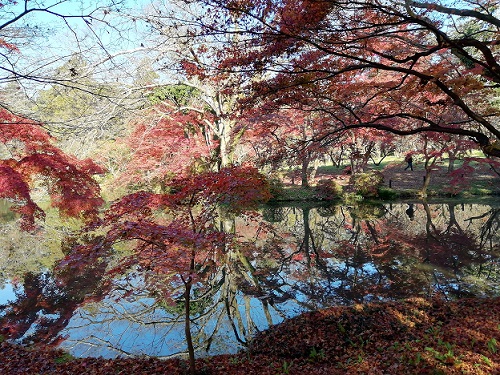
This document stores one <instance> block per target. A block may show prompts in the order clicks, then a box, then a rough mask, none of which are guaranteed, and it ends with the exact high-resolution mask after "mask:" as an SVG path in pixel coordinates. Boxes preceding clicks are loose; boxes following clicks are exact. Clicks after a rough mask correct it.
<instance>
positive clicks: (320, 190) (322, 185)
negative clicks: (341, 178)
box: [315, 180, 342, 200]
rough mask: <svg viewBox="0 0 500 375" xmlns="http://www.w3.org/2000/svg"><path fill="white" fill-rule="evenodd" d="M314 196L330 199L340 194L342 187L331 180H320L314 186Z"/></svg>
mask: <svg viewBox="0 0 500 375" xmlns="http://www.w3.org/2000/svg"><path fill="white" fill-rule="evenodd" d="M315 191H316V196H317V198H318V199H322V200H332V199H335V198H338V197H340V196H341V195H342V187H341V186H340V185H339V184H337V183H336V182H335V181H333V180H320V181H318V183H317V185H316V188H315Z"/></svg>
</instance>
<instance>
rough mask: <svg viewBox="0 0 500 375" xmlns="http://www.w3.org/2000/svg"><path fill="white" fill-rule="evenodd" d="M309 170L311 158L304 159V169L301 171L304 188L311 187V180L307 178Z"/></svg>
mask: <svg viewBox="0 0 500 375" xmlns="http://www.w3.org/2000/svg"><path fill="white" fill-rule="evenodd" d="M308 168H309V157H308V156H305V157H304V158H303V159H302V168H301V170H300V179H301V184H302V187H309V180H308V178H307V169H308Z"/></svg>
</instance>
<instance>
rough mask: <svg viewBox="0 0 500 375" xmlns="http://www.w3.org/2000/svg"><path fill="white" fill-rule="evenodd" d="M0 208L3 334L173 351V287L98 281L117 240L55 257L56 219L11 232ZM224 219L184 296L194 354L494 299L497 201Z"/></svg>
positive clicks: (181, 350) (116, 349)
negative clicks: (223, 239)
mask: <svg viewBox="0 0 500 375" xmlns="http://www.w3.org/2000/svg"><path fill="white" fill-rule="evenodd" d="M4 208H5V207H4ZM0 211H1V209H0ZM2 212H3V213H2V215H1V216H0V220H2V222H1V226H0V231H1V240H0V246H1V247H0V265H1V271H0V327H1V332H0V333H1V334H2V335H3V336H4V337H5V338H8V339H10V340H12V341H13V342H18V343H22V344H26V345H30V344H44V345H52V346H56V347H60V348H63V349H65V350H67V351H69V352H70V353H71V354H72V355H73V356H76V357H87V356H95V357H97V356H102V357H106V358H113V357H117V356H135V355H146V356H154V357H160V358H167V357H171V356H175V355H183V354H185V353H186V344H185V339H184V337H185V336H184V321H183V308H184V307H183V302H182V298H181V297H182V296H181V295H174V296H173V297H174V298H173V301H172V300H170V301H167V300H166V299H165V298H162V295H161V293H159V292H158V290H154V289H153V288H151V283H150V282H149V283H146V282H145V281H146V279H147V277H149V278H150V277H151V276H150V275H149V276H148V275H145V274H144V273H141V272H130V273H127V274H117V275H116V277H115V278H114V279H113V280H111V281H109V280H107V281H104V278H103V276H104V275H105V273H106V270H109V268H110V267H112V264H113V262H115V261H116V258H117V257H120V256H123V255H124V254H126V253H127V249H126V248H123V249H116V251H115V252H113V253H111V254H108V255H105V254H104V255H103V254H92V255H90V256H89V258H90V259H86V258H85V257H82V259H81V261H80V263H81V266H78V267H75V264H73V265H72V266H69V265H68V263H65V262H64V261H61V259H62V258H63V255H64V254H63V251H64V252H66V250H67V248H68V246H69V245H68V244H67V243H65V240H64V238H65V232H66V231H67V229H66V228H65V227H64V226H62V225H59V226H58V225H53V226H52V227H51V228H50V229H47V230H46V231H43V232H38V233H21V232H19V230H18V229H17V226H16V225H15V222H14V218H13V217H12V216H11V215H10V214H8V213H6V212H7V211H6V210H5V209H4V210H3V211H2ZM229 224H230V225H229V226H230V227H231V228H232V230H234V233H235V235H237V236H238V238H239V239H240V243H241V246H239V247H235V248H233V249H231V250H230V251H229V252H228V253H227V254H225V258H224V259H225V261H224V262H223V263H221V264H218V265H215V264H213V265H212V267H214V268H215V269H212V270H211V271H210V273H209V275H210V276H209V277H207V278H205V279H203V280H200V281H199V282H198V283H197V285H196V287H195V288H194V292H193V302H192V316H191V321H192V332H193V335H194V339H195V341H196V345H197V348H198V349H197V355H198V356H204V355H214V354H221V353H234V352H236V351H238V350H240V349H242V348H244V347H245V346H246V345H247V343H248V342H249V340H251V338H252V336H253V335H254V334H255V333H256V332H258V331H261V330H265V329H267V328H268V327H270V326H271V325H274V324H278V323H280V322H282V321H283V320H284V319H286V318H290V317H293V316H296V315H298V314H301V313H303V312H306V311H311V310H316V309H320V308H323V307H329V306H338V305H350V304H355V303H363V302H377V301H386V300H393V299H401V298H408V297H414V296H425V297H429V296H436V295H438V296H440V297H442V298H446V299H454V298H463V297H472V296H475V297H488V296H499V295H500V284H499V281H500V234H499V230H498V229H499V226H500V201H499V200H498V199H497V200H488V201H478V202H474V203H464V202H457V201H447V202H420V201H414V202H398V203H386V204H379V205H367V204H365V205H362V204H357V205H351V206H346V205H334V206H322V205H314V204H311V205H303V206H266V207H263V208H262V210H261V211H260V216H259V217H258V220H257V221H252V222H249V221H247V220H245V219H244V218H240V217H237V218H232V219H231V223H229ZM263 228H265V230H264V229H263ZM201 271H203V270H201ZM201 271H200V272H201ZM201 273H203V272H201ZM161 282H162V280H159V281H158V283H159V284H161Z"/></svg>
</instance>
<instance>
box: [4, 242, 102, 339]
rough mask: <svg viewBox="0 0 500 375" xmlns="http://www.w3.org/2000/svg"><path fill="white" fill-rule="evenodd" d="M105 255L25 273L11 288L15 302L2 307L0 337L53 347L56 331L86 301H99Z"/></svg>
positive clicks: (91, 254)
mask: <svg viewBox="0 0 500 375" xmlns="http://www.w3.org/2000/svg"><path fill="white" fill-rule="evenodd" d="M106 255H108V254H107V252H106V251H104V250H102V251H100V252H99V251H96V252H93V253H88V254H84V256H79V257H78V258H76V259H73V262H71V263H65V261H62V262H60V263H59V264H58V265H57V266H56V267H55V269H54V270H53V271H51V272H48V271H46V272H40V273H33V272H30V273H27V274H26V275H25V276H24V278H23V280H22V281H20V282H19V283H18V284H17V285H16V288H15V293H16V297H17V299H16V300H15V301H14V302H12V303H10V304H8V305H6V306H2V310H3V312H2V313H1V315H0V316H1V318H0V324H1V327H2V334H3V335H4V336H6V337H7V338H9V339H13V340H19V341H21V342H23V343H30V344H46V345H49V344H52V345H57V344H58V343H59V342H60V340H61V339H62V338H61V337H60V336H59V332H60V331H61V330H62V329H64V327H66V325H67V324H68V323H69V321H70V319H71V317H72V316H73V314H74V312H75V310H76V309H77V308H78V307H79V306H80V305H81V304H82V303H84V302H85V301H86V299H88V298H91V297H92V298H95V299H100V298H102V295H103V290H100V289H99V285H100V283H101V280H102V277H103V275H104V273H105V270H106V266H107V261H106Z"/></svg>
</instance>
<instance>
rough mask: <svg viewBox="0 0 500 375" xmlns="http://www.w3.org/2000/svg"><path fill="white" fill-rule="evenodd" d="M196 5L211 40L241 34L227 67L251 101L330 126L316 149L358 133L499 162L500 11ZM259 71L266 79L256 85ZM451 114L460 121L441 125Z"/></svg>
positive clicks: (335, 4)
mask: <svg viewBox="0 0 500 375" xmlns="http://www.w3.org/2000/svg"><path fill="white" fill-rule="evenodd" d="M198 3H199V4H201V5H202V6H205V7H206V9H207V11H206V13H205V14H206V17H205V18H203V19H202V20H201V21H200V22H202V23H203V25H204V26H205V28H204V31H205V32H206V33H210V34H212V35H214V36H215V35H217V34H220V33H231V34H238V38H233V39H232V41H231V43H228V44H226V45H225V49H224V51H223V53H224V56H225V57H226V58H225V60H224V61H223V63H222V64H220V66H219V67H220V68H221V69H224V70H226V71H233V72H237V73H238V74H241V73H247V74H248V77H249V79H248V81H247V86H246V88H247V90H248V91H247V92H248V93H249V95H248V96H247V98H246V99H247V100H245V101H244V102H246V103H251V104H252V105H255V104H258V105H265V106H266V105H267V106H270V105H271V106H274V107H276V108H279V107H280V106H282V105H284V104H286V105H290V103H304V102H306V103H307V104H308V105H310V106H314V107H315V108H316V110H317V111H318V112H319V113H321V115H322V116H328V118H329V121H330V126H329V129H328V130H325V133H324V134H323V136H321V137H319V138H318V140H320V141H322V140H327V139H328V138H329V137H331V136H335V135H336V134H337V133H339V132H345V131H346V130H349V129H358V128H372V129H379V130H384V131H389V132H392V133H394V134H396V135H400V136H404V135H411V134H416V133H421V132H434V133H448V134H457V135H462V136H466V137H469V138H471V139H473V140H474V141H475V142H476V143H477V144H478V145H479V146H480V147H481V149H482V150H483V151H484V153H485V154H486V155H488V156H499V155H500V151H499V147H498V141H499V139H500V132H499V130H498V128H497V126H496V124H495V121H496V120H495V119H496V115H497V109H496V108H494V107H492V106H491V105H490V100H489V98H490V97H491V94H492V88H494V87H495V86H496V85H497V83H498V81H499V73H500V67H499V65H498V62H497V58H496V56H497V47H496V44H497V35H498V33H497V28H498V27H499V25H500V21H499V20H498V18H497V17H496V16H495V13H494V10H495V7H494V6H493V4H490V3H489V2H487V1H480V2H475V3H471V4H468V3H463V4H461V5H463V6H462V7H457V8H451V7H447V6H444V5H436V4H434V3H426V2H418V1H409V0H408V1H405V2H400V1H388V2H384V3H380V2H378V1H362V2H359V1H354V2H352V1H325V0H307V1H301V2H296V1H280V2H277V1H272V0H269V1H268V0H263V1H258V2H249V1H244V0H243V1H225V0H206V1H203V0H202V1H199V2H198ZM457 17H462V18H464V19H467V20H469V21H470V22H479V23H481V24H482V25H483V27H482V28H481V30H480V33H478V34H471V33H469V32H467V33H463V32H460V30H459V29H458V30H457V28H456V27H455V26H456V25H457V24H456V22H455V21H456V19H457ZM235 23H236V25H235ZM452 31H453V32H452ZM465 60H466V61H467V64H465V63H464V61H465ZM256 72H259V73H260V77H261V79H258V80H252V79H251V78H250V77H251V76H255V74H256ZM444 107H446V108H448V110H449V111H451V112H452V113H454V114H455V116H453V117H450V118H448V119H447V120H446V121H443V117H442V116H441V113H442V108H444Z"/></svg>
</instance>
